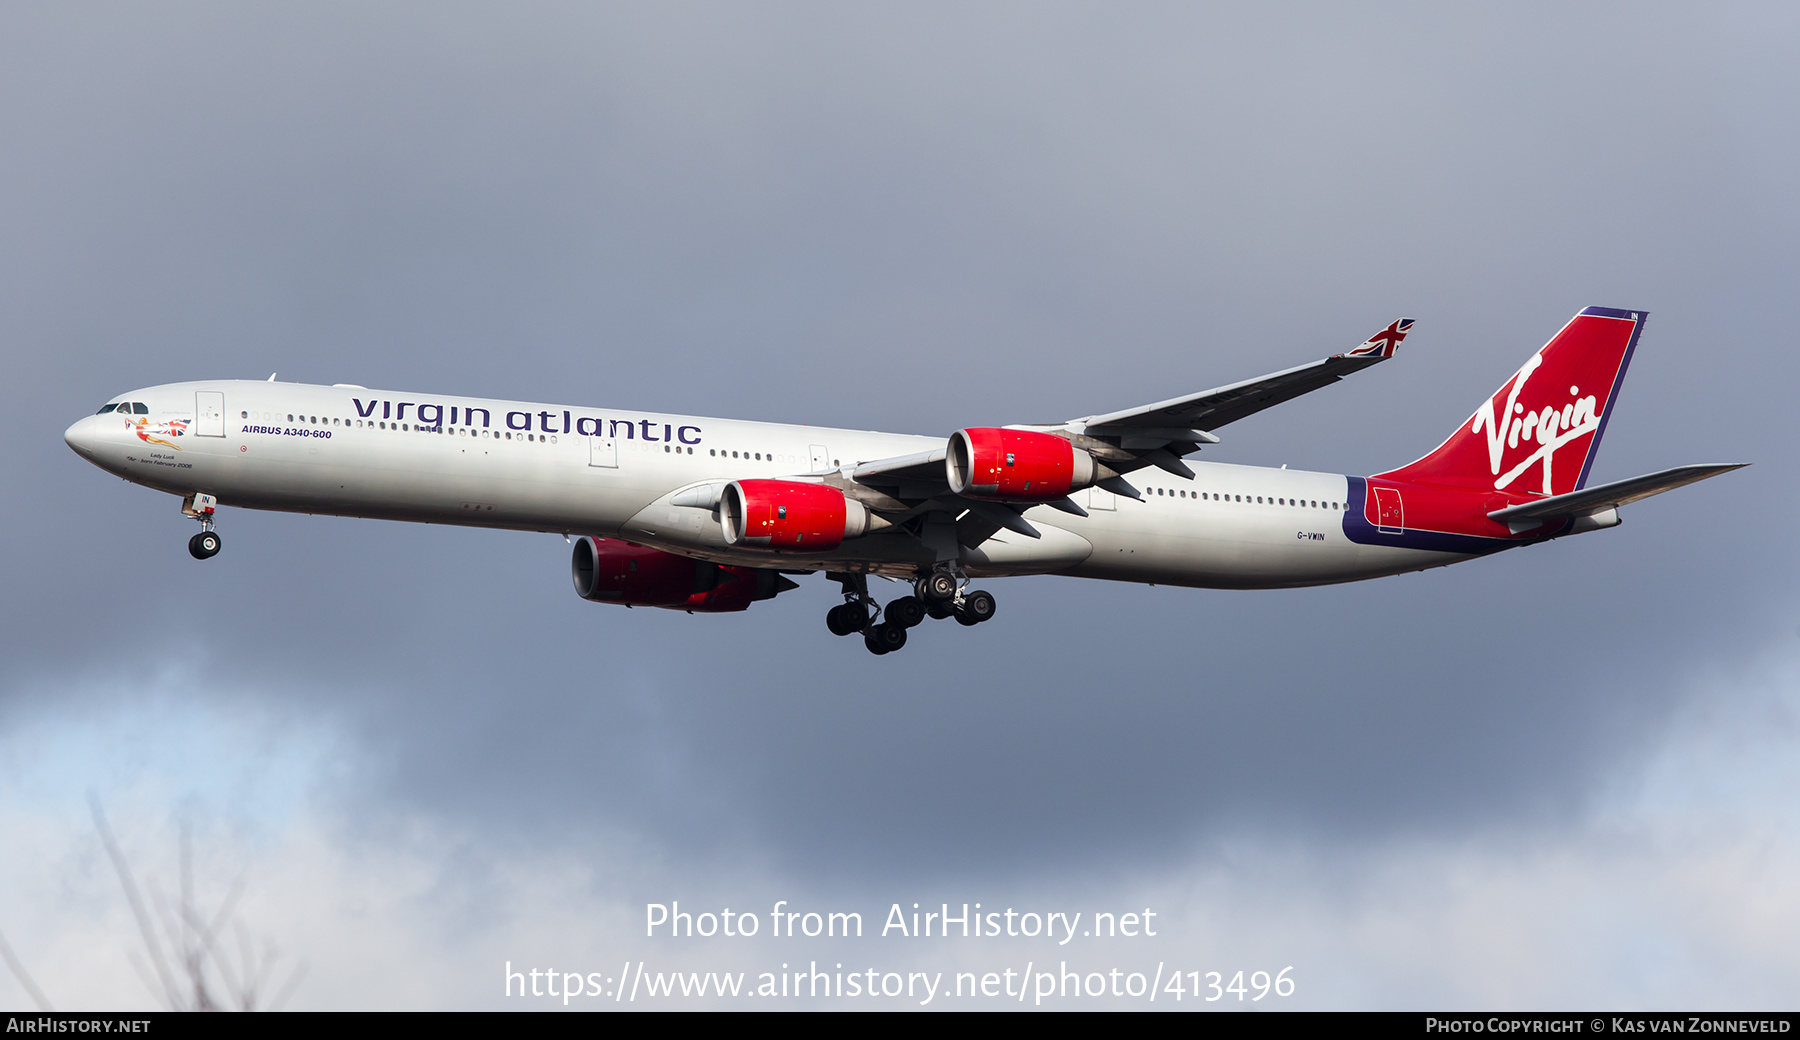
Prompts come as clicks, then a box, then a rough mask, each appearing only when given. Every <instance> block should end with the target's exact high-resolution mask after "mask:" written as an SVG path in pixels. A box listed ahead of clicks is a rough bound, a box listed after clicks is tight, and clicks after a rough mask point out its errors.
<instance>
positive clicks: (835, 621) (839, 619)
mask: <svg viewBox="0 0 1800 1040" xmlns="http://www.w3.org/2000/svg"><path fill="white" fill-rule="evenodd" d="M825 627H826V628H829V629H830V630H831V634H832V635H834V636H848V635H854V634H855V633H857V632H861V631H862V628H863V612H862V607H860V606H858V605H857V604H855V603H840V604H838V605H837V606H835V607H832V608H831V609H830V610H827V611H826V612H825Z"/></svg>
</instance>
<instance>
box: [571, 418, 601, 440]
mask: <svg viewBox="0 0 1800 1040" xmlns="http://www.w3.org/2000/svg"><path fill="white" fill-rule="evenodd" d="M590 426H592V427H593V428H592V429H589V427H590ZM575 432H576V433H579V434H581V435H582V436H583V437H598V436H600V420H598V419H590V418H588V417H587V416H585V415H584V416H582V417H581V418H579V419H577V420H575Z"/></svg>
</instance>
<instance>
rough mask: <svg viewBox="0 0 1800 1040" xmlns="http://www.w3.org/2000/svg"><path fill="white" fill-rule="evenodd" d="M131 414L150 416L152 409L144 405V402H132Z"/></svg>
mask: <svg viewBox="0 0 1800 1040" xmlns="http://www.w3.org/2000/svg"><path fill="white" fill-rule="evenodd" d="M131 414H133V415H149V414H150V408H149V406H148V405H146V404H144V402H142V401H133V402H131Z"/></svg>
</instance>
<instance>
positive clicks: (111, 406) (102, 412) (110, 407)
mask: <svg viewBox="0 0 1800 1040" xmlns="http://www.w3.org/2000/svg"><path fill="white" fill-rule="evenodd" d="M117 407H119V406H118V405H116V404H109V405H106V406H105V407H103V408H101V409H100V410H99V411H97V412H95V413H94V414H95V415H105V414H106V413H107V412H110V411H112V410H113V409H114V408H117Z"/></svg>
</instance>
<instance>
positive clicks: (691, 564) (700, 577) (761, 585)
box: [569, 537, 800, 614]
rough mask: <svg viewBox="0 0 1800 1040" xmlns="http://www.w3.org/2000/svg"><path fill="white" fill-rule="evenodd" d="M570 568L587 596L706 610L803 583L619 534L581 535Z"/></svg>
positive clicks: (729, 607) (744, 603)
mask: <svg viewBox="0 0 1800 1040" xmlns="http://www.w3.org/2000/svg"><path fill="white" fill-rule="evenodd" d="M569 569H570V572H571V574H572V575H573V576H574V578H575V594H576V595H578V596H580V597H581V598H582V599H587V600H593V601H594V602H596V603H623V604H625V605H626V606H630V607H667V608H669V609H671V610H686V611H691V612H696V613H702V614H722V613H726V612H728V611H733V610H744V609H745V608H747V607H749V606H750V604H751V603H753V602H755V601H757V600H761V599H773V598H774V597H775V595H776V594H777V593H781V592H786V591H787V590H788V589H797V588H799V587H800V586H798V585H796V584H795V583H793V582H791V581H789V580H788V579H786V578H784V577H782V576H781V575H779V574H777V573H775V572H774V571H772V570H763V569H759V568H755V567H728V566H725V565H722V564H717V563H708V562H707V561H705V560H694V559H689V558H688V557H686V556H677V555H676V554H674V553H668V552H663V551H662V550H661V549H652V548H650V547H649V546H645V545H636V544H634V543H631V542H621V541H619V540H617V539H613V538H586V537H584V538H579V539H577V540H576V542H575V554H574V557H573V558H572V559H571V560H570V564H569Z"/></svg>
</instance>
